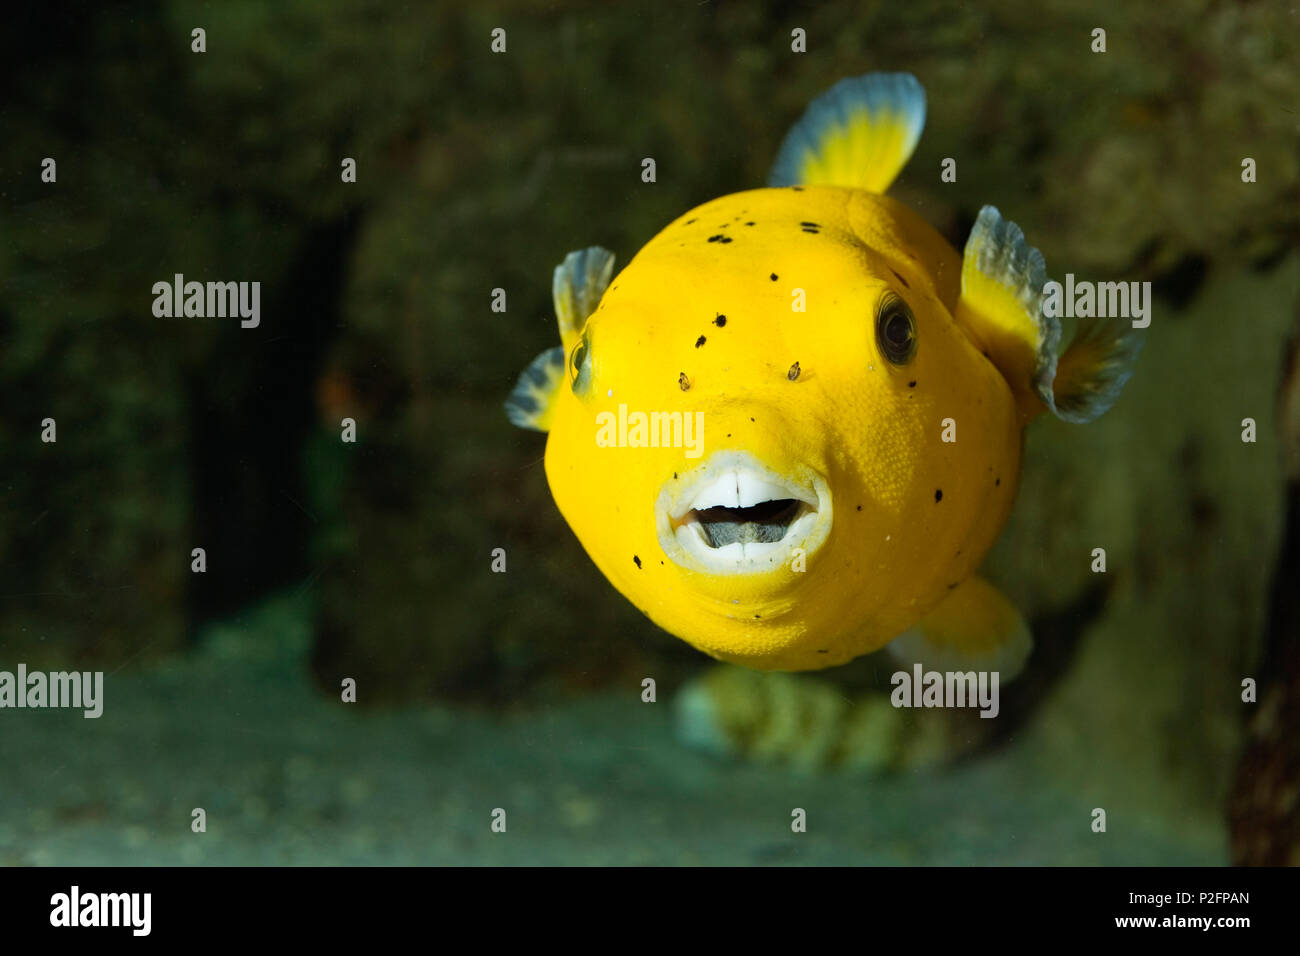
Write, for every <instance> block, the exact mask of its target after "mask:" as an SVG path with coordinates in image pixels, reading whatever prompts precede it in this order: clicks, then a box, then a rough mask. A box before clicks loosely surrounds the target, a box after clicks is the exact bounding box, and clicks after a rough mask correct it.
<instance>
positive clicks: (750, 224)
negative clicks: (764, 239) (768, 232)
mask: <svg viewBox="0 0 1300 956" xmlns="http://www.w3.org/2000/svg"><path fill="white" fill-rule="evenodd" d="M745 225H747V226H752V225H753V223H752V222H747V223H745Z"/></svg>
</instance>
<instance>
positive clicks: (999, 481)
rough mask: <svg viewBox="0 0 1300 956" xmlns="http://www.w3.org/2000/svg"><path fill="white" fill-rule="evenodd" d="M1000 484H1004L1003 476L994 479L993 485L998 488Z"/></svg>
mask: <svg viewBox="0 0 1300 956" xmlns="http://www.w3.org/2000/svg"><path fill="white" fill-rule="evenodd" d="M1000 484H1002V479H1001V478H994V479H993V487H995V488H996V487H997V486H998V485H1000Z"/></svg>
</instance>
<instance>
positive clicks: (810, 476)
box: [655, 451, 831, 574]
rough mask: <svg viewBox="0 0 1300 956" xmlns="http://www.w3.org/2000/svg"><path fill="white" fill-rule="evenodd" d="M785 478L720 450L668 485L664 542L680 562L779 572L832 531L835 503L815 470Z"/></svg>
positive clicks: (699, 567)
mask: <svg viewBox="0 0 1300 956" xmlns="http://www.w3.org/2000/svg"><path fill="white" fill-rule="evenodd" d="M802 470H803V471H806V472H807V474H806V475H805V476H803V477H801V478H800V479H795V478H791V477H789V476H786V475H782V474H779V473H778V472H776V471H774V470H773V469H771V468H768V467H767V466H766V465H764V464H763V463H761V462H760V461H759V460H758V459H757V458H755V457H754V456H753V455H750V454H748V453H746V452H737V451H732V452H719V453H717V454H715V455H713V456H712V457H710V458H709V459H708V460H707V461H706V462H705V463H704V464H703V465H701V466H700V467H699V468H696V469H695V470H693V471H692V472H689V473H688V474H686V475H683V476H682V477H681V478H680V479H678V480H675V481H671V482H668V483H666V484H665V485H664V488H663V490H662V491H661V492H660V494H659V499H658V502H657V503H656V508H655V510H656V515H655V518H656V526H657V528H658V531H659V543H660V545H661V546H662V547H663V549H664V553H665V554H667V555H668V557H669V558H671V559H672V560H673V562H674V563H676V564H678V565H681V566H682V567H685V568H688V569H690V570H696V571H704V572H707V573H710V574H738V573H739V574H746V573H756V572H765V571H773V570H775V569H777V568H779V567H780V566H782V565H784V564H786V563H787V562H789V561H790V560H791V558H793V557H794V554H795V551H796V550H797V549H802V550H803V552H804V554H805V556H806V555H808V554H811V553H812V552H813V551H815V550H816V549H817V548H818V547H820V546H821V544H822V543H823V542H824V541H825V539H826V536H827V534H828V533H829V531H830V519H831V500H830V490H829V487H828V485H827V483H826V481H825V480H824V479H823V478H822V477H821V476H820V475H818V474H816V473H815V472H811V471H809V470H807V469H802Z"/></svg>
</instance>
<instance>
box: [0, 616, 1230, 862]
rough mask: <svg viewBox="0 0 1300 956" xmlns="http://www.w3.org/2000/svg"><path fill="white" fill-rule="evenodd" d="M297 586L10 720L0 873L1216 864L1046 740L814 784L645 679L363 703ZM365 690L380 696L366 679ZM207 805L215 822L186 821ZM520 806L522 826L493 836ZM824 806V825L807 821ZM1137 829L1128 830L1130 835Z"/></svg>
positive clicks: (1220, 854) (1180, 826) (0, 793)
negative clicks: (693, 724)
mask: <svg viewBox="0 0 1300 956" xmlns="http://www.w3.org/2000/svg"><path fill="white" fill-rule="evenodd" d="M305 601H306V598H304V597H302V596H301V595H287V596H283V597H280V598H278V599H275V600H272V601H270V602H267V603H266V604H265V605H263V606H261V607H260V608H258V609H256V610H255V611H253V612H251V613H249V614H247V615H245V616H243V617H242V618H240V619H236V620H234V621H231V622H229V623H226V624H223V625H221V626H218V627H214V628H212V629H211V630H210V631H209V632H208V633H207V635H206V636H205V638H204V639H203V641H202V642H201V645H200V648H199V649H198V650H197V651H195V652H194V653H193V654H191V655H189V656H187V657H184V658H179V659H172V660H170V661H166V662H163V663H159V664H151V665H148V666H147V667H144V668H140V669H136V670H131V669H129V668H128V669H124V670H122V671H120V672H118V673H116V674H110V675H107V676H106V678H105V695H104V696H105V710H104V716H103V717H102V718H100V719H98V720H87V719H84V718H83V717H82V716H81V714H80V712H73V713H70V712H66V711H51V710H45V711H8V712H4V713H0V720H2V721H3V725H0V756H2V757H3V760H2V761H0V767H3V770H0V864H4V865H31V864H35V865H105V864H126V865H149V864H210V865H237V864H253V865H260V864H289V865H322V864H369V865H375V864H399V865H406V864H457V865H460V864H507V865H510V864H521V865H532V864H574V865H587V864H660V865H672V864H722V865H753V864H760V865H764V864H766V865H771V864H874V865H878V864H886V865H900V864H958V865H965V864H1007V865H1019V864H1083V865H1092V864H1119V865H1155V864H1166V865H1195V864H1222V863H1225V862H1226V859H1227V847H1226V835H1225V833H1224V831H1223V829H1222V826H1221V825H1220V826H1216V825H1215V822H1214V821H1213V820H1204V819H1200V820H1194V819H1185V820H1171V819H1167V818H1150V819H1140V820H1126V821H1123V826H1122V828H1117V827H1116V826H1115V821H1114V820H1112V821H1111V822H1110V826H1109V829H1110V832H1108V833H1103V834H1098V833H1093V832H1092V830H1091V828H1090V826H1089V825H1088V824H1089V820H1090V811H1091V808H1090V807H1089V806H1087V805H1085V802H1084V799H1083V797H1081V796H1079V795H1077V794H1074V793H1072V792H1070V791H1069V790H1068V789H1067V788H1065V787H1063V786H1060V785H1054V783H1053V780H1052V778H1051V776H1050V775H1049V774H1045V773H1043V772H1041V770H1039V769H1037V768H1039V767H1041V766H1042V765H1043V764H1044V763H1050V762H1051V761H1052V760H1053V759H1059V755H1055V756H1054V755H1051V754H1047V753H1045V752H1044V748H1045V747H1047V746H1048V744H1047V743H1046V741H1047V739H1048V737H1047V736H1046V735H1041V734H1035V733H1034V732H1033V731H1032V730H1031V731H1030V732H1029V733H1027V734H1025V735H1023V736H1022V737H1020V738H1018V739H1017V740H1014V741H1013V742H1012V743H1011V744H1010V745H1008V746H1007V747H1004V748H1003V749H1001V750H1000V751H998V752H996V753H994V754H992V755H990V756H987V757H984V758H981V759H978V760H974V761H969V762H966V763H964V764H961V765H959V766H957V767H956V768H949V769H947V770H942V771H931V772H926V773H911V774H906V775H902V776H894V777H891V778H884V779H881V778H876V779H873V778H870V777H864V776H861V775H855V774H850V773H847V772H828V773H825V774H821V775H817V776H799V775H796V774H794V773H793V772H791V771H789V770H785V769H780V768H768V767H758V766H752V765H745V764H742V763H738V762H725V761H720V760H718V759H715V758H713V757H710V756H707V755H704V754H700V753H695V752H692V751H689V750H687V749H685V748H683V746H682V745H681V744H679V743H678V742H677V741H676V740H675V739H674V736H673V731H672V719H671V709H670V706H669V704H668V703H667V702H665V701H663V700H662V699H661V702H660V703H656V704H646V703H642V702H641V699H640V696H639V691H640V688H639V687H638V688H635V689H634V690H632V691H629V693H628V694H626V695H617V694H610V693H606V694H602V695H600V696H595V697H590V698H586V699H574V700H571V701H567V702H564V703H562V704H559V705H555V704H541V705H536V706H533V707H531V708H529V709H527V710H522V711H521V712H518V713H513V714H509V715H506V716H493V715H492V714H490V713H488V712H487V711H485V710H471V709H450V708H441V707H425V706H420V707H409V708H405V709H394V710H379V709H375V708H370V709H361V708H360V707H358V706H356V705H349V704H344V703H342V702H339V703H335V702H333V701H332V700H330V699H329V698H327V697H326V696H324V695H323V694H322V693H321V692H320V691H319V689H318V688H317V687H316V686H315V685H314V683H313V682H312V680H311V679H310V677H309V675H308V671H307V667H306V653H307V648H308V645H309V640H308V630H307V624H306V621H307V619H308V615H307V614H306V613H305V612H304V610H303V605H304V603H305ZM362 693H364V688H363V689H362ZM195 807H202V808H203V809H204V810H206V812H207V832H205V833H194V832H192V830H191V825H190V824H191V812H192V810H193V808H195ZM498 807H500V808H504V809H505V810H506V832H505V833H493V832H492V830H491V827H490V822H491V814H492V811H493V810H494V808H498ZM795 807H802V808H803V809H805V810H806V811H807V819H808V829H807V832H806V833H802V834H795V833H792V832H791V829H790V819H791V810H792V809H793V808H795ZM1117 829H1122V835H1121V833H1118V832H1116V830H1117Z"/></svg>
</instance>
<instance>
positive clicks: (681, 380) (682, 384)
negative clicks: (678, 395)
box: [673, 372, 691, 478]
mask: <svg viewBox="0 0 1300 956" xmlns="http://www.w3.org/2000/svg"><path fill="white" fill-rule="evenodd" d="M677 387H678V388H680V389H681V390H682V391H683V392H689V391H690V390H691V380H690V377H689V376H688V375H687V374H686V373H685V372H682V373H681V374H680V375H678V376H677ZM673 477H674V478H676V477H677V476H676V475H673Z"/></svg>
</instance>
